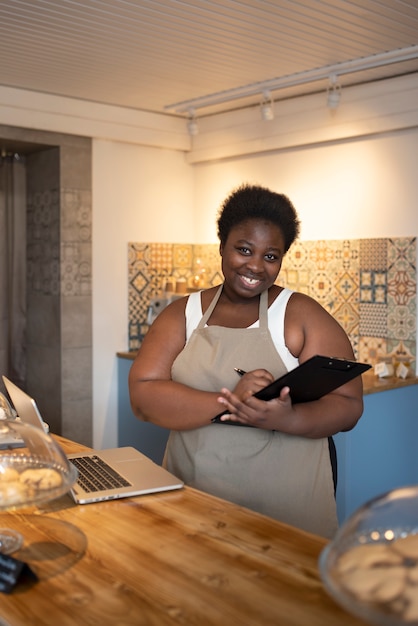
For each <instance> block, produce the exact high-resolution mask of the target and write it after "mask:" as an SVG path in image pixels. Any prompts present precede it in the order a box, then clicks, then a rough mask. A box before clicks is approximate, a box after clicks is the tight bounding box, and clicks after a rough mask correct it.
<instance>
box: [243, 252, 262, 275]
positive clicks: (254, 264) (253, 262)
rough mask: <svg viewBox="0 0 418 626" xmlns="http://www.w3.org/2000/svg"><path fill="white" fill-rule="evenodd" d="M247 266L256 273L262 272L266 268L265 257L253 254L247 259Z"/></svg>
mask: <svg viewBox="0 0 418 626" xmlns="http://www.w3.org/2000/svg"><path fill="white" fill-rule="evenodd" d="M247 267H248V269H250V270H251V271H252V272H254V273H258V272H262V271H263V270H264V262H263V259H262V258H261V257H258V256H251V257H249V258H248V259H247Z"/></svg>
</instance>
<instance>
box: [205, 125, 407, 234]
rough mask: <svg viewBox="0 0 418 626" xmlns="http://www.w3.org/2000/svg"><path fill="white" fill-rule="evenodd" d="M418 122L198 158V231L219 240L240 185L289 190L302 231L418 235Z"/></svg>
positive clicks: (310, 232) (302, 232)
mask: <svg viewBox="0 0 418 626" xmlns="http://www.w3.org/2000/svg"><path fill="white" fill-rule="evenodd" d="M417 145H418V129H412V130H409V131H395V132H393V133H385V134H384V135H382V136H371V137H368V138H358V139H352V140H349V141H341V142H334V143H331V144H323V145H320V146H318V145H316V146H309V147H305V148H293V149H288V150H282V151H277V152H273V153H268V154H262V155H253V156H248V157H239V158H237V159H228V160H225V161H218V162H213V163H203V164H200V165H195V185H196V209H197V213H196V217H197V224H196V237H197V240H198V241H199V242H202V243H211V242H215V241H216V229H215V220H216V212H217V208H218V206H219V205H220V203H221V201H222V200H223V199H224V197H225V196H226V195H227V194H228V193H229V192H230V191H231V189H232V188H234V187H235V186H237V185H239V184H241V183H243V182H250V183H258V184H262V185H265V186H267V187H270V188H272V189H274V190H275V191H279V192H281V193H285V194H287V195H288V196H289V198H290V199H291V200H292V202H293V203H294V205H295V207H296V210H297V211H298V213H299V217H300V219H301V222H302V229H301V239H304V240H316V239H343V238H349V239H355V238H360V237H361V238H366V237H389V236H393V237H395V236H396V237H402V236H413V235H418V210H417V205H418V177H417V175H416V165H415V160H416V154H417Z"/></svg>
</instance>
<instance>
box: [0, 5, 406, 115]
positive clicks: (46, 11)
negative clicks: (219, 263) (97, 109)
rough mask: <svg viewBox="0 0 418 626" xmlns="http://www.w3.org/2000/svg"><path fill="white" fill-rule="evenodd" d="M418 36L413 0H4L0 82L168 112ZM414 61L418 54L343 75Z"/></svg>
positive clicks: (360, 77) (310, 87)
mask: <svg viewBox="0 0 418 626" xmlns="http://www.w3.org/2000/svg"><path fill="white" fill-rule="evenodd" d="M417 43H418V2H417V1H416V0H352V1H348V0H295V1H294V0H213V1H208V0H184V1H183V0H78V1H77V0H1V3H0V85H2V86H10V87H17V88H23V89H28V90H34V91H37V92H45V93H48V94H58V95H63V96H69V97H72V98H79V99H83V100H90V101H94V102H101V103H107V104H114V105H119V106H123V107H132V108H135V109H141V110H148V111H154V112H160V113H163V112H165V113H167V114H173V113H169V112H168V111H167V109H166V107H167V106H168V105H170V104H173V103H176V102H180V101H184V100H189V99H194V98H199V97H202V96H206V95H208V94H213V93H217V92H221V91H225V90H230V89H235V88H237V87H241V86H244V85H251V84H254V83H258V82H260V81H266V80H270V79H273V78H278V77H283V76H289V75H293V74H295V73H299V72H305V71H308V70H312V69H315V68H321V67H325V66H329V65H333V64H337V63H343V62H347V61H351V60H354V59H359V58H362V57H369V56H372V55H377V54H381V53H384V52H388V51H392V50H397V49H402V48H407V47H410V46H415V45H416V44H417ZM416 71H418V59H414V60H412V61H408V62H403V63H394V64H390V65H387V66H385V67H380V68H375V69H374V70H367V71H363V72H357V74H353V75H346V76H344V77H342V78H341V81H340V82H341V83H342V85H344V84H350V83H351V84H354V83H356V82H364V81H370V80H376V79H380V78H385V77H389V76H394V75H399V74H404V73H409V72H416ZM323 88H326V84H325V83H324V82H322V83H320V82H316V83H311V84H305V85H300V86H298V87H292V88H287V89H283V90H282V91H280V92H275V93H274V94H272V95H273V97H274V98H275V99H280V98H283V97H291V96H295V95H298V94H302V93H312V92H314V91H317V90H319V89H323ZM253 101H254V98H253ZM248 102H249V100H247V101H246V102H245V104H247V103H248ZM242 104H243V101H242V102H241V101H235V102H233V103H225V104H223V105H222V106H218V108H217V110H228V109H231V108H236V107H237V106H242ZM212 112H214V109H209V108H208V109H206V110H204V111H203V110H202V114H206V113H212ZM174 114H175V113H174Z"/></svg>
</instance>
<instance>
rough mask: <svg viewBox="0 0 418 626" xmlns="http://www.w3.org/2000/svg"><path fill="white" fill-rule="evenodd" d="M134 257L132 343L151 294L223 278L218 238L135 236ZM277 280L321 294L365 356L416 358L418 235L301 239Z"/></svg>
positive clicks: (130, 249)
mask: <svg viewBox="0 0 418 626" xmlns="http://www.w3.org/2000/svg"><path fill="white" fill-rule="evenodd" d="M128 263H129V349H130V350H136V349H137V348H138V346H139V345H140V342H141V338H142V336H143V335H144V333H145V332H146V331H147V329H148V325H147V319H148V309H149V304H150V300H151V299H152V298H156V297H159V296H164V295H165V294H166V288H167V287H168V289H170V291H171V290H172V288H173V289H174V290H175V289H176V286H177V289H178V290H184V288H185V287H186V288H187V289H197V288H201V287H210V286H213V285H217V284H219V283H220V282H222V272H221V263H220V257H219V246H218V244H199V245H196V244H163V243H129V244H128ZM277 283H278V284H280V285H283V286H284V287H289V288H290V289H294V290H295V291H301V292H302V293H305V294H308V295H310V296H311V297H312V298H314V299H315V300H317V301H318V302H320V303H321V304H322V306H323V307H324V308H325V309H326V310H327V311H328V312H329V313H330V314H331V315H333V316H334V317H335V319H337V320H338V322H339V323H340V324H341V326H342V327H343V328H344V330H345V331H346V333H347V334H348V336H349V337H350V340H351V343H352V346H353V349H354V352H355V355H356V358H357V359H358V360H360V361H364V362H366V363H370V364H372V365H374V364H375V363H377V362H379V361H381V360H383V359H392V360H394V361H404V362H406V363H410V362H413V361H415V356H416V283H417V279H416V238H415V237H403V238H392V239H383V238H382V239H350V240H328V241H297V242H295V243H294V244H293V246H292V247H291V248H290V250H289V252H288V253H287V255H286V257H285V259H284V261H283V265H282V269H281V272H280V275H279V277H278V279H277ZM171 285H173V287H171Z"/></svg>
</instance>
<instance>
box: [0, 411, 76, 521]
mask: <svg viewBox="0 0 418 626" xmlns="http://www.w3.org/2000/svg"><path fill="white" fill-rule="evenodd" d="M13 439H15V440H17V441H19V444H20V445H21V447H16V448H13V449H12V448H10V447H8V445H7V442H10V440H13ZM2 441H3V445H2ZM76 480H77V470H76V469H75V467H74V466H73V465H72V464H71V463H70V462H69V461H68V459H67V457H66V456H65V454H64V451H63V450H62V449H61V447H60V446H59V444H58V443H57V442H56V441H54V439H52V437H51V436H50V435H49V434H47V433H45V432H44V431H43V430H42V429H41V428H36V427H34V426H31V425H29V424H25V423H23V422H21V421H19V420H17V419H0V510H11V509H16V508H20V507H24V506H29V505H34V504H38V503H40V502H46V501H48V500H54V499H55V498H58V497H60V496H62V495H64V494H65V493H67V492H68V491H69V490H70V489H71V487H72V485H73V484H74V483H75V481H76Z"/></svg>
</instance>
